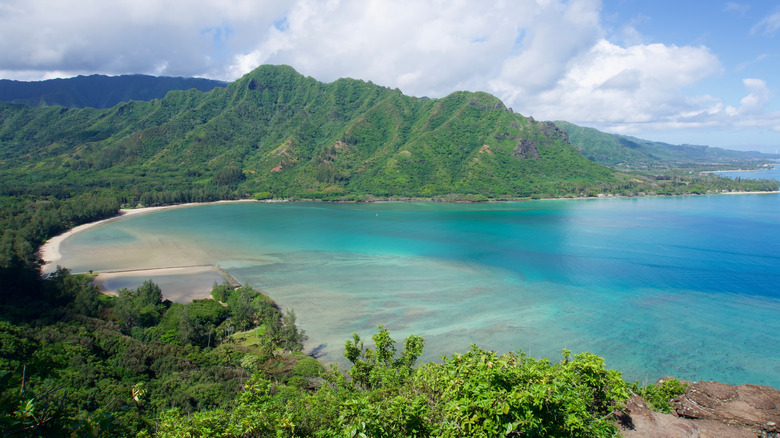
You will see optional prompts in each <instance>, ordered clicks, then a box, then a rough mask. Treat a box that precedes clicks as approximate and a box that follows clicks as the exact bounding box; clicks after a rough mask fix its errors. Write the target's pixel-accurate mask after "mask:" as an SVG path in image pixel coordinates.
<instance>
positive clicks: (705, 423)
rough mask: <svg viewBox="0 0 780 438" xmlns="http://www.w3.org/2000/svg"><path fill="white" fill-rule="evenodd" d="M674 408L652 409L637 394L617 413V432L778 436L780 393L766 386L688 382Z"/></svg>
mask: <svg viewBox="0 0 780 438" xmlns="http://www.w3.org/2000/svg"><path fill="white" fill-rule="evenodd" d="M672 404H673V406H674V410H673V411H672V413H670V414H662V413H659V412H654V411H652V410H650V409H649V408H648V407H647V405H646V404H645V402H644V400H642V398H641V397H639V396H634V397H632V398H630V399H629V400H628V401H627V402H626V405H625V408H624V409H623V410H622V411H620V412H617V413H616V419H617V423H618V426H619V427H620V432H621V434H622V435H623V436H624V437H626V438H631V437H699V438H707V437H734V438H742V437H745V438H748V437H751V438H755V437H763V438H780V428H778V424H780V391H778V390H777V389H774V388H771V387H768V386H759V385H739V386H734V385H727V384H725V383H719V382H697V383H691V384H690V385H689V386H688V389H687V390H686V391H685V394H683V395H681V396H680V397H678V398H676V399H674V400H673V401H672Z"/></svg>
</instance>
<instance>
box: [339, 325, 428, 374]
mask: <svg viewBox="0 0 780 438" xmlns="http://www.w3.org/2000/svg"><path fill="white" fill-rule="evenodd" d="M371 339H373V341H374V344H375V348H376V349H375V350H372V349H371V348H366V347H365V346H364V345H363V341H362V340H361V339H360V336H359V335H358V334H357V333H353V334H352V339H351V340H348V341H347V342H346V344H345V345H344V357H346V358H347V359H349V361H350V362H352V368H351V369H350V370H349V376H350V377H352V380H353V381H354V382H355V383H357V384H358V385H360V386H362V387H363V388H366V389H372V388H377V387H381V386H383V385H388V384H396V383H397V382H398V381H399V380H402V379H404V378H405V377H407V376H408V375H409V374H410V373H411V371H412V367H413V366H414V363H415V362H416V361H417V358H418V357H419V356H420V355H421V354H422V352H423V346H424V345H425V340H424V339H423V338H421V337H419V336H416V335H409V337H407V338H406V341H404V350H403V351H402V352H401V356H400V357H398V358H396V357H395V341H394V340H393V338H391V337H390V332H388V331H387V330H386V329H385V328H384V327H383V326H381V325H380V326H379V332H378V333H376V334H375V335H374V336H372V337H371Z"/></svg>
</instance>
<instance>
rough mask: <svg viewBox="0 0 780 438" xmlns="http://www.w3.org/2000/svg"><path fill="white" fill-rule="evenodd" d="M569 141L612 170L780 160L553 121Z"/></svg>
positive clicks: (761, 155) (756, 153)
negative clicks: (612, 132) (657, 140)
mask: <svg viewBox="0 0 780 438" xmlns="http://www.w3.org/2000/svg"><path fill="white" fill-rule="evenodd" d="M555 124H556V126H558V127H559V128H560V129H562V130H564V131H566V133H567V135H568V136H569V141H570V142H571V144H572V145H574V146H575V147H576V148H577V149H578V150H579V151H580V152H582V154H583V155H585V157H587V158H588V159H590V160H592V161H594V162H596V163H600V164H603V165H605V166H609V167H612V168H615V169H645V170H647V169H653V170H658V169H669V168H678V167H693V166H703V165H710V166H715V167H717V166H721V165H732V166H733V165H734V164H735V163H739V162H749V161H751V160H770V159H777V158H780V155H776V154H764V153H760V152H755V151H749V152H747V151H735V150H730V149H723V148H716V147H710V146H700V145H689V144H683V145H672V144H668V143H663V142H656V141H650V140H643V139H641V138H636V137H631V136H627V135H619V134H609V133H606V132H601V131H599V130H597V129H594V128H587V127H583V126H578V125H575V124H573V123H570V122H566V121H556V122H555Z"/></svg>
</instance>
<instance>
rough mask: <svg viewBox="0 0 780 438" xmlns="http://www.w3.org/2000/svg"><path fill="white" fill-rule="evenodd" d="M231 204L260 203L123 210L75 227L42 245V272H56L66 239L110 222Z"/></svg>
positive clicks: (179, 205) (244, 200) (169, 206)
mask: <svg viewBox="0 0 780 438" xmlns="http://www.w3.org/2000/svg"><path fill="white" fill-rule="evenodd" d="M231 202H258V201H255V200H253V199H243V200H235V201H216V202H193V203H189V204H177V205H165V206H161V207H142V208H129V209H121V210H119V214H118V215H117V216H114V217H111V218H108V219H103V220H100V221H96V222H90V223H88V224H83V225H79V226H77V227H73V228H71V229H70V230H68V231H66V232H64V233H62V234H59V235H57V236H54V237H52V238H51V239H49V240H47V241H46V243H44V244H43V245H41V247H40V248H39V249H38V254H40V256H41V260H43V263H44V264H43V267H42V268H41V271H42V272H44V273H50V272H54V270H55V269H56V268H57V262H58V261H59V260H60V259H61V258H62V255H61V254H60V244H61V243H62V242H63V241H64V240H65V239H67V238H68V237H70V236H72V235H74V234H77V233H80V232H82V231H85V230H88V229H90V228H94V227H96V226H98V225H100V224H104V223H106V222H110V221H115V220H117V219H121V218H123V217H127V216H134V215H138V214H145V213H151V212H153V211H159V210H166V209H170V208H184V207H192V206H196V205H207V204H224V203H231Z"/></svg>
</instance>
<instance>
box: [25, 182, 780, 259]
mask: <svg viewBox="0 0 780 438" xmlns="http://www.w3.org/2000/svg"><path fill="white" fill-rule="evenodd" d="M778 193H780V191H754V192H718V193H710V194H706V195H695V196H709V195H768V194H778ZM666 196H667V195H655V196H620V195H612V196H609V195H605V196H591V197H576V198H538V199H519V198H518V199H489V200H487V201H442V200H436V199H432V198H406V199H375V200H369V201H349V203H355V204H359V203H381V202H452V203H455V204H461V203H465V204H482V203H500V202H526V201H560V200H566V201H572V200H587V199H599V200H604V199H629V198H649V197H666ZM671 196H694V195H671ZM237 202H261V203H283V202H325V203H330V202H336V203H341V202H344V201H322V200H317V199H300V200H295V201H290V200H287V199H272V200H257V199H228V200H220V201H213V202H190V203H186V204H175V205H161V206H156V207H141V208H123V209H120V210H119V214H117V215H116V216H113V217H110V218H107V219H101V220H99V221H95V222H90V223H86V224H81V225H78V226H76V227H73V228H71V229H69V230H67V231H65V232H64V233H62V234H58V235H56V236H54V237H52V238H50V239H49V240H47V241H46V242H44V243H43V245H41V246H40V248H38V255H39V256H40V258H41V260H42V261H43V265H42V266H41V272H42V273H49V272H54V269H55V268H56V266H57V265H56V263H57V262H58V261H59V260H60V259H61V258H62V255H61V254H60V244H61V243H62V242H63V241H65V239H67V238H68V237H70V236H73V235H75V234H78V233H81V232H82V231H86V230H89V229H91V228H94V227H96V226H98V225H102V224H104V223H107V222H111V221H115V220H118V219H121V218H124V217H128V216H135V215H140V214H146V213H152V212H155V211H160V210H168V209H172V208H185V207H194V206H199V205H212V204H229V203H237Z"/></svg>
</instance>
